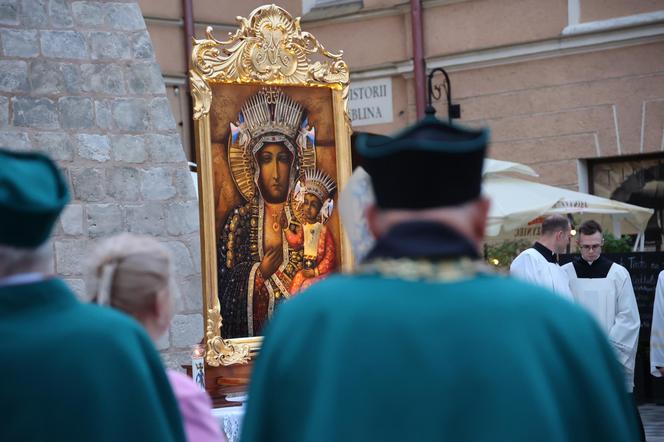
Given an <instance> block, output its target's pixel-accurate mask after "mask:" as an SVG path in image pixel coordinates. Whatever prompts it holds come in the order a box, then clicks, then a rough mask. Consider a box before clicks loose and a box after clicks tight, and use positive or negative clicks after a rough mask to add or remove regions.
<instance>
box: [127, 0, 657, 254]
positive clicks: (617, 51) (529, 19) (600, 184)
mask: <svg viewBox="0 0 664 442" xmlns="http://www.w3.org/2000/svg"><path fill="white" fill-rule="evenodd" d="M191 1H192V2H193V4H192V9H193V21H194V33H195V35H196V36H197V37H202V36H203V35H204V32H205V28H206V27H207V26H212V27H213V29H214V33H215V36H216V37H217V38H219V39H223V38H224V37H225V36H226V34H227V32H229V31H232V30H234V29H235V27H236V21H235V17H236V16H243V17H247V16H248V15H249V14H250V13H251V11H252V10H253V9H254V8H255V7H258V6H260V5H261V4H262V3H261V2H259V1H253V0H252V1H244V2H236V1H226V0H223V1H219V0H217V1H212V0H191ZM139 3H140V5H141V8H142V11H143V15H144V17H145V20H146V23H147V27H148V30H149V33H150V36H151V38H152V41H153V44H154V48H155V52H156V56H157V60H158V62H159V63H160V65H161V69H162V73H163V75H164V77H165V79H166V83H167V86H168V87H167V89H168V95H169V98H170V100H171V106H172V108H173V111H174V114H175V116H176V120H177V121H178V123H179V125H180V128H181V132H182V137H183V144H184V145H185V146H187V147H186V149H187V150H188V155H189V156H190V158H191V141H190V136H191V135H190V132H191V129H190V126H191V124H190V123H189V117H188V106H189V102H188V101H187V100H188V98H187V93H186V82H185V71H186V62H187V57H186V54H187V51H188V50H187V49H186V39H185V22H186V20H185V18H184V14H183V11H184V8H183V5H185V4H186V0H140V2H139ZM275 3H276V4H277V5H279V6H282V7H283V8H285V9H286V10H287V11H289V12H290V13H291V14H292V15H294V16H302V27H303V29H304V30H306V31H309V32H311V33H312V34H314V35H315V36H316V37H317V38H318V39H319V40H320V41H321V42H322V43H323V44H324V45H325V47H326V48H327V49H328V50H331V51H333V52H334V51H337V50H340V49H341V50H343V51H344V58H345V60H346V61H347V62H348V63H349V66H350V70H351V82H352V86H351V88H352V89H351V93H350V97H349V108H350V109H349V111H350V115H351V118H352V119H353V125H354V130H356V131H368V132H375V133H390V132H393V131H395V130H398V129H400V128H403V127H404V126H406V125H407V124H409V123H412V122H413V121H415V120H416V119H417V112H416V82H415V80H414V63H413V55H414V50H413V26H412V23H413V21H412V15H411V7H412V6H411V2H409V1H398V0H364V1H348V0H342V1H338V0H337V1H334V0H302V1H301V0H285V1H276V2H275ZM420 6H421V8H422V27H421V35H422V41H423V57H424V64H425V66H426V71H427V72H428V71H430V70H431V69H434V68H436V67H443V68H445V69H446V70H447V72H448V73H449V76H450V81H451V84H452V99H453V102H454V103H456V104H460V106H461V118H460V122H462V123H464V124H468V125H488V126H489V127H490V128H491V132H492V144H491V147H490V152H489V155H490V156H491V157H493V158H497V159H503V160H511V161H518V162H521V163H525V164H529V165H530V166H532V167H533V168H534V169H535V170H536V171H537V172H538V173H539V174H540V177H539V178H538V181H540V182H544V183H547V184H552V185H556V186H561V187H565V188H570V189H574V190H577V189H578V190H581V191H590V192H593V193H596V194H598V195H601V196H606V197H613V198H616V199H622V200H624V201H628V202H633V203H634V202H637V203H639V204H641V205H650V207H655V208H656V209H658V213H657V215H656V216H655V217H653V220H652V223H651V224H652V226H651V227H652V229H650V231H651V232H650V234H649V236H648V237H647V239H648V240H649V241H650V242H651V243H652V242H653V241H655V243H656V245H657V246H659V244H660V243H661V226H662V224H664V216H663V215H662V209H664V207H658V206H657V204H658V203H657V201H664V165H663V164H664V0H634V1H629V2H627V1H624V0H423V1H421V3H420ZM441 83H442V76H436V77H435V78H434V85H440V84H441ZM444 98H445V97H444V94H443V101H441V100H440V99H438V100H435V101H434V102H433V104H434V106H435V107H436V108H437V109H438V115H439V116H441V117H446V115H447V111H446V109H447V105H446V103H445V101H444ZM660 205H662V204H660ZM655 230H658V231H657V232H656V231H655ZM657 238H659V239H657ZM653 244H654V243H653Z"/></svg>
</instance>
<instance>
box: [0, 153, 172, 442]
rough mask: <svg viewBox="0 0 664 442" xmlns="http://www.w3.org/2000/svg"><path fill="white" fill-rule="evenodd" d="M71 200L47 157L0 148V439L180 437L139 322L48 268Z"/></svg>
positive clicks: (169, 399) (167, 389) (160, 374)
mask: <svg viewBox="0 0 664 442" xmlns="http://www.w3.org/2000/svg"><path fill="white" fill-rule="evenodd" d="M68 200H69V192H68V190H67V185H66V184H65V181H64V180H63V178H62V176H61V174H60V172H59V171H58V170H57V168H56V166H55V165H54V164H53V162H52V161H51V160H49V159H48V158H47V157H45V156H43V155H41V154H38V153H12V152H8V151H5V150H0V355H2V358H1V361H0V441H7V442H14V441H17V442H18V441H21V442H22V441H109V442H110V441H123V442H124V441H160V442H167V441H184V440H185V437H184V432H183V430H182V423H181V417H180V413H179V410H178V406H177V403H176V402H175V398H174V396H173V393H172V391H171V388H170V385H169V382H168V379H167V377H166V375H165V373H164V370H163V367H162V365H161V362H160V360H159V356H158V354H157V352H156V350H155V349H154V347H153V346H152V344H151V342H150V339H149V338H148V337H147V335H146V334H145V332H144V331H143V329H142V327H141V326H140V325H138V324H137V323H136V322H134V321H133V320H132V319H130V318H129V317H126V316H124V315H122V314H120V313H118V312H116V311H114V310H112V309H107V308H101V307H98V306H94V305H87V304H82V303H80V302H79V301H78V300H76V298H75V297H74V295H73V293H72V292H71V290H70V289H69V288H68V287H67V285H66V284H65V283H64V282H63V281H62V280H60V279H59V278H56V277H54V276H52V275H50V272H51V271H50V270H49V269H50V268H52V264H51V262H52V253H51V248H52V245H51V244H50V243H49V239H48V238H49V236H50V233H51V231H52V228H53V226H54V224H55V222H56V220H57V218H58V215H59V214H60V212H61V210H62V209H63V207H64V206H65V205H66V204H67V202H68Z"/></svg>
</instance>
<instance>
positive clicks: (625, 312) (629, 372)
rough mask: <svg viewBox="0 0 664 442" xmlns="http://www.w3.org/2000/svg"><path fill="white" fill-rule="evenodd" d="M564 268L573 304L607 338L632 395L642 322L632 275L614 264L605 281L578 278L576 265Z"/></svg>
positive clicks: (566, 265)
mask: <svg viewBox="0 0 664 442" xmlns="http://www.w3.org/2000/svg"><path fill="white" fill-rule="evenodd" d="M562 268H563V270H564V271H565V272H566V273H567V275H568V277H569V282H570V288H571V290H572V296H573V297H574V301H575V302H577V303H578V304H580V305H581V306H583V307H584V308H585V309H586V310H588V311H589V312H590V313H591V314H592V316H593V317H594V318H595V319H596V320H597V322H598V323H599V325H600V327H601V328H602V330H604V332H605V333H606V334H607V336H608V338H609V342H610V343H611V346H612V347H613V349H614V350H615V353H616V356H617V358H618V362H620V365H622V366H623V370H624V373H625V384H626V386H627V390H628V391H630V392H631V391H632V390H633V389H634V364H635V362H636V350H637V346H638V342H639V329H640V328H641V318H640V317H639V308H638V306H637V304H636V296H635V295H634V288H633V287H632V279H631V278H630V276H629V272H628V271H627V269H625V268H624V267H623V266H621V265H619V264H616V263H615V262H614V263H613V264H612V265H611V268H610V269H609V272H608V274H607V275H606V278H579V277H577V274H576V270H575V268H574V264H573V263H569V264H565V265H564V266H563V267H562Z"/></svg>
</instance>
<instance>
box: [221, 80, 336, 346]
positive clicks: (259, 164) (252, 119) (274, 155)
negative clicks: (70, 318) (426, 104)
mask: <svg viewBox="0 0 664 442" xmlns="http://www.w3.org/2000/svg"><path fill="white" fill-rule="evenodd" d="M212 90H213V96H214V97H215V100H214V101H213V103H212V105H211V109H210V116H211V119H210V125H211V127H210V134H211V141H212V166H213V173H214V207H215V209H214V210H215V229H216V232H215V233H216V239H217V241H216V248H217V250H216V255H217V281H218V291H219V305H220V313H221V317H222V318H223V336H224V338H239V337H247V336H258V335H260V334H261V331H262V329H263V327H264V326H265V323H266V321H267V320H268V319H269V317H270V316H271V315H272V313H273V312H274V310H275V308H277V306H278V305H279V304H280V303H281V302H283V301H284V300H286V299H288V298H290V297H292V296H296V295H297V293H298V292H300V291H301V290H302V289H305V288H306V287H308V286H309V285H310V284H312V283H314V282H315V281H317V280H319V279H321V278H324V277H325V276H326V275H328V274H330V273H331V272H333V271H335V270H337V269H339V267H340V255H339V253H338V251H339V250H340V247H341V245H340V235H339V231H340V225H339V217H338V214H337V211H336V210H335V204H336V203H335V202H336V196H337V192H336V190H337V182H336V177H337V166H336V149H335V142H334V139H335V134H334V118H333V109H332V96H331V90H330V89H327V88H307V87H279V86H265V85H226V84H215V85H212Z"/></svg>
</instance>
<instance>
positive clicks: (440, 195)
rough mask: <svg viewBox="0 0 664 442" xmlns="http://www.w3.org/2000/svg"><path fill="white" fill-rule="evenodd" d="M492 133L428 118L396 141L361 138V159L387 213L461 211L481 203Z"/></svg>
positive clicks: (390, 137) (397, 137)
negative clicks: (464, 206)
mask: <svg viewBox="0 0 664 442" xmlns="http://www.w3.org/2000/svg"><path fill="white" fill-rule="evenodd" d="M488 142H489V130H488V129H469V128H464V127H461V126H457V125H451V124H447V123H444V122H442V121H440V120H439V119H437V118H436V117H434V116H433V115H428V116H427V117H425V118H424V119H422V120H420V121H418V122H417V123H415V124H414V125H412V126H410V127H408V128H406V129H404V130H403V131H402V132H400V133H397V134H396V135H393V136H385V135H371V134H360V135H358V137H357V140H356V148H357V152H358V154H359V155H360V156H361V157H362V158H361V162H362V165H363V167H364V168H365V170H366V171H367V173H368V174H369V176H371V181H372V184H373V188H374V193H375V195H376V204H377V206H378V207H380V208H383V209H429V208H434V207H446V206H456V205H459V204H463V203H465V202H468V201H471V200H474V199H476V198H477V197H479V195H480V191H481V185H482V163H483V161H484V155H485V152H486V148H487V144H488Z"/></svg>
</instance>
